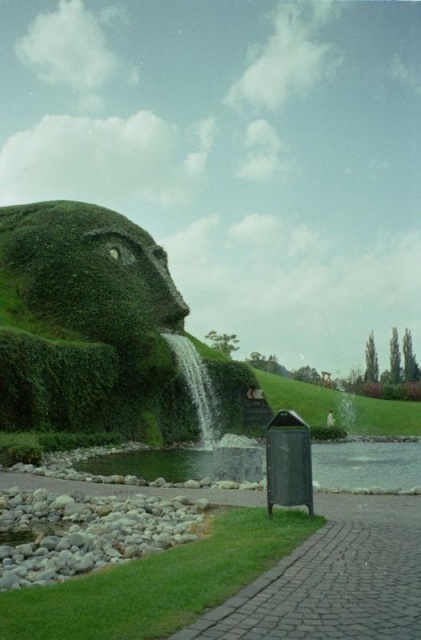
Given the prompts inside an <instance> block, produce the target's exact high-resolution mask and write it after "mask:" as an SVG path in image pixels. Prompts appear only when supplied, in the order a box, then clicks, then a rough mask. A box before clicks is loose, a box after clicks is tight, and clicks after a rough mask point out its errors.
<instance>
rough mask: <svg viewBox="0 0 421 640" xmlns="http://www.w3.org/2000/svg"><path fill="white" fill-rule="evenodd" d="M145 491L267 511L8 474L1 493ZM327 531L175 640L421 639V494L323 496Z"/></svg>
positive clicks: (219, 498) (232, 500) (238, 498)
mask: <svg viewBox="0 0 421 640" xmlns="http://www.w3.org/2000/svg"><path fill="white" fill-rule="evenodd" d="M11 486H19V487H20V488H21V489H34V488H36V487H46V488H48V489H49V490H50V491H52V492H54V493H56V492H58V493H66V492H69V491H74V490H75V489H78V490H83V491H85V492H86V493H89V494H117V495H130V494H132V493H139V492H140V493H144V494H151V495H161V496H168V497H170V496H174V495H179V494H180V493H183V494H185V495H189V496H190V497H191V498H192V499H195V498H196V499H197V498H198V497H207V498H208V499H210V500H211V501H212V502H213V503H215V504H225V505H239V506H265V504H266V495H265V493H262V492H249V491H221V490H216V489H213V490H185V489H183V490H182V491H180V489H153V488H149V487H140V488H139V487H118V486H116V485H94V484H92V485H91V484H89V485H87V483H83V482H66V481H63V480H57V479H55V478H42V477H36V476H29V475H25V474H11V473H10V474H9V473H4V472H3V473H2V472H0V490H2V489H6V488H8V487H11ZM314 502H315V512H316V513H318V514H321V515H324V516H325V517H326V518H327V519H328V524H327V525H326V526H325V527H323V528H322V529H321V530H319V531H318V532H316V533H315V534H314V535H313V536H311V538H310V539H309V540H307V541H306V542H305V543H304V544H302V545H301V546H300V547H299V548H298V549H296V550H295V551H294V552H293V553H292V554H291V555H290V556H288V557H287V558H284V559H283V560H281V562H279V563H278V564H277V565H276V566H275V567H274V568H273V569H271V570H270V571H268V572H266V573H265V574H263V575H262V576H260V577H259V578H258V579H257V580H256V581H255V582H253V583H252V584H250V585H249V586H247V587H245V588H244V589H242V590H241V591H240V592H239V593H238V594H237V595H236V596H234V597H233V598H231V599H230V600H228V601H227V602H225V603H224V604H223V605H222V606H220V607H218V608H216V609H213V610H210V611H208V612H207V613H205V614H204V615H203V616H202V617H201V618H199V619H198V620H197V621H196V622H195V623H193V624H192V625H190V626H189V627H187V628H185V629H183V630H181V631H179V632H178V633H176V634H173V635H172V636H171V638H169V639H168V640H195V639H196V638H201V639H208V640H211V639H212V640H238V639H242V640H261V639H263V638H278V639H284V640H298V639H303V640H316V639H317V640H328V639H330V638H346V639H356V640H366V639H367V640H368V639H370V640H389V639H390V640H420V639H421V496H361V495H350V494H342V495H337V494H319V493H316V494H315V496H314Z"/></svg>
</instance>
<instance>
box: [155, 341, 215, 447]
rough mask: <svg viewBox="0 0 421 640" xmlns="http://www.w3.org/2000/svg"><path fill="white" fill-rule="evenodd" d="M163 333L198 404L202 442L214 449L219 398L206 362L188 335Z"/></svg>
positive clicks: (195, 403)
mask: <svg viewBox="0 0 421 640" xmlns="http://www.w3.org/2000/svg"><path fill="white" fill-rule="evenodd" d="M162 336H163V337H164V338H165V340H166V341H167V342H168V344H169V345H170V347H171V350H172V352H173V353H174V356H175V358H176V360H177V363H178V365H179V367H180V371H181V374H182V375H183V377H184V380H185V382H186V385H187V387H188V390H189V393H190V397H191V400H192V402H193V404H194V406H195V408H196V412H197V418H198V421H199V427H200V434H201V444H202V445H203V446H204V448H205V449H212V446H213V444H214V442H215V440H217V434H216V424H215V423H216V416H217V401H216V395H215V391H214V389H213V385H212V381H211V379H210V377H209V374H208V372H207V369H206V365H205V363H204V362H203V360H202V359H201V357H200V355H199V354H198V352H197V350H196V348H195V346H194V345H193V343H192V342H191V341H190V340H189V339H188V338H186V337H185V336H181V335H179V334H175V333H163V334H162Z"/></svg>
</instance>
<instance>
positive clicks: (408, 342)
mask: <svg viewBox="0 0 421 640" xmlns="http://www.w3.org/2000/svg"><path fill="white" fill-rule="evenodd" d="M403 361H404V364H403V378H404V381H405V382H415V381H416V380H418V379H419V374H420V369H419V367H418V363H417V360H416V357H415V355H414V350H413V346H412V335H411V332H410V330H409V329H405V335H404V337H403Z"/></svg>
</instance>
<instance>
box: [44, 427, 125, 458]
mask: <svg viewBox="0 0 421 640" xmlns="http://www.w3.org/2000/svg"><path fill="white" fill-rule="evenodd" d="M38 440H39V443H40V446H41V448H42V451H43V452H45V453H47V452H49V451H70V450H71V449H77V448H78V447H105V446H107V445H119V444H121V443H122V441H123V439H122V437H121V436H120V435H119V434H118V433H60V432H57V433H39V434H38Z"/></svg>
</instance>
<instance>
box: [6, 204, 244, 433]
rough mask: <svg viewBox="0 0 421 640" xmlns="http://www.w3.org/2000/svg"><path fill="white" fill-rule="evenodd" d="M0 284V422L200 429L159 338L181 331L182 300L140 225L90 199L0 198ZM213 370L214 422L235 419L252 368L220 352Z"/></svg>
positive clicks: (228, 423) (17, 426) (24, 426)
mask: <svg viewBox="0 0 421 640" xmlns="http://www.w3.org/2000/svg"><path fill="white" fill-rule="evenodd" d="M0 293H1V298H0V412H1V413H0V415H1V416H2V418H1V420H2V424H1V425H0V429H1V430H3V431H19V430H20V431H28V430H47V431H48V430H61V431H77V432H82V431H86V432H91V431H103V430H105V431H118V432H120V433H121V434H122V435H124V436H125V437H138V438H142V439H144V440H149V441H151V442H155V443H156V444H160V443H162V442H170V441H174V440H186V439H197V438H198V436H199V434H198V427H197V420H196V417H195V411H194V408H193V407H192V404H191V401H190V399H189V398H188V397H187V395H186V390H185V387H184V383H183V380H182V377H181V376H180V372H179V371H178V368H177V366H176V364H175V361H174V357H173V354H172V352H171V350H170V348H169V346H168V344H167V342H166V341H165V340H164V338H163V337H162V332H163V331H167V332H168V331H170V332H178V333H183V332H184V318H185V316H186V315H187V314H188V313H189V309H188V307H187V305H186V303H185V302H184V300H183V298H182V296H181V295H180V293H179V292H178V291H177V289H176V287H175V285H174V283H173V281H172V278H171V275H170V273H169V270H168V264H167V256H166V254H165V251H164V250H163V249H162V248H161V247H159V246H158V245H156V243H155V241H154V240H153V238H152V237H151V236H150V235H149V234H148V233H147V232H146V231H144V230H143V229H141V228H139V227H138V226H137V225H135V224H134V223H132V222H130V221H129V220H127V219H126V218H125V217H124V216H122V215H120V214H118V213H116V212H114V211H111V210H108V209H105V208H102V207H98V206H96V205H92V204H87V203H80V202H71V201H52V202H41V203H35V204H29V205H18V206H13V207H4V208H2V209H0ZM205 357H206V355H205ZM224 370H225V371H226V374H227V375H226V376H225V375H224V373H223V371H224ZM212 375H213V376H214V378H215V381H216V384H217V386H218V389H219V391H220V392H221V393H222V395H225V399H224V398H221V406H222V407H223V410H222V412H221V417H220V422H221V430H222V431H225V430H227V429H229V428H230V427H233V426H234V423H237V427H238V423H240V422H241V411H242V398H243V396H244V393H245V391H246V390H247V386H248V384H250V382H251V381H252V380H253V375H252V373H251V372H250V370H249V369H248V368H247V367H245V366H244V365H240V364H234V363H231V362H226V361H225V362H216V363H214V364H213V374H212Z"/></svg>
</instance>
